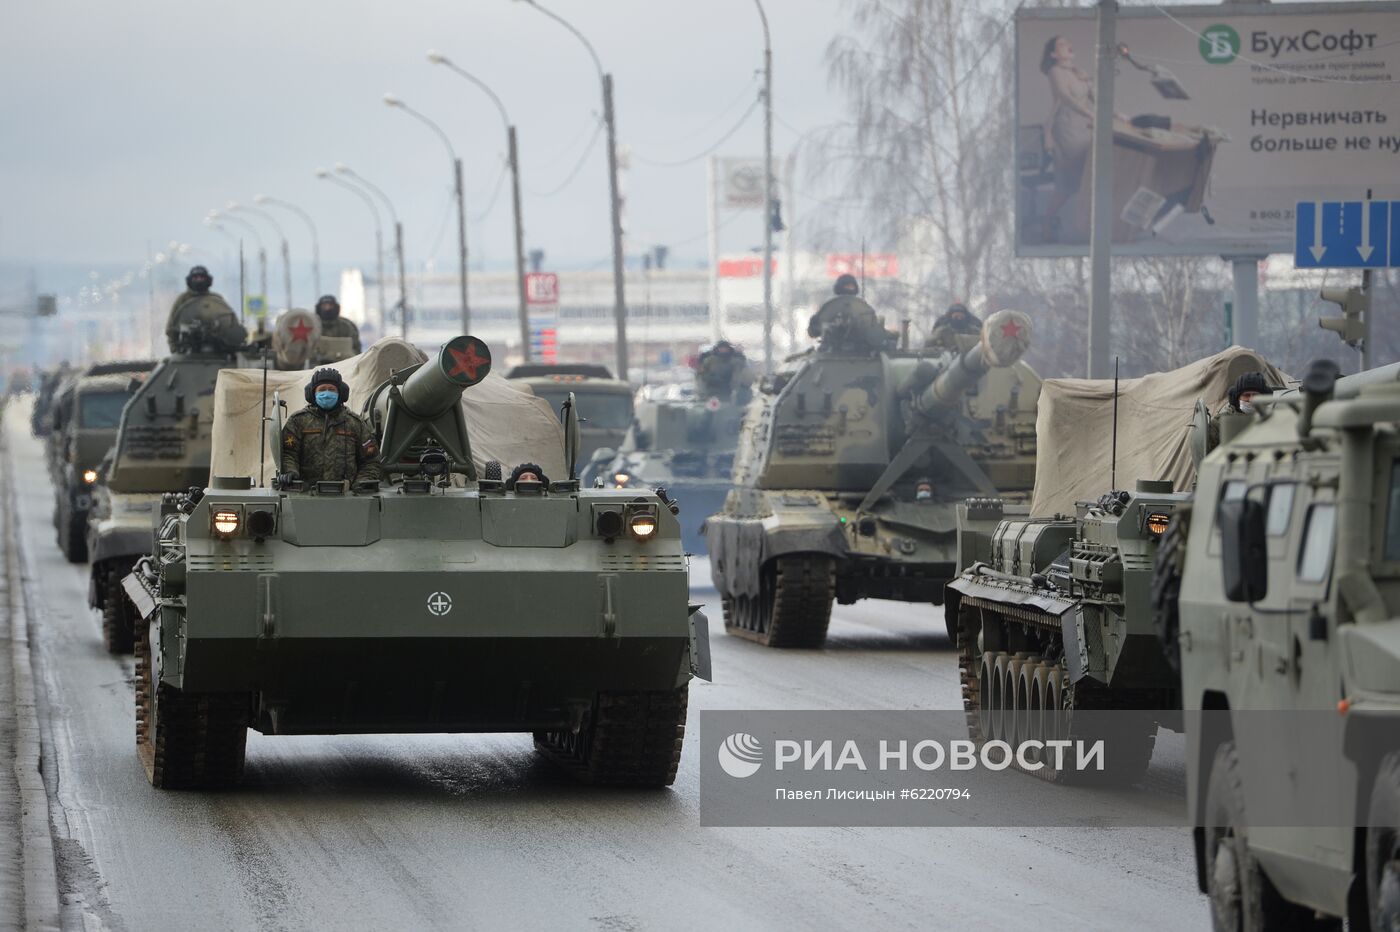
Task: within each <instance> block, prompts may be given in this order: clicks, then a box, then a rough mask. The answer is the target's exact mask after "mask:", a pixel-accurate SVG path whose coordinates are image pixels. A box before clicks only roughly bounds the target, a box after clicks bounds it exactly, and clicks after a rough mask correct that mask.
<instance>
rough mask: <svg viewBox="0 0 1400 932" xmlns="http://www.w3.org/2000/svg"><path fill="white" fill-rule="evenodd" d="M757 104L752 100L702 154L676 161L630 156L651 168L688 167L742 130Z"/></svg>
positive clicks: (756, 101) (755, 100) (756, 99)
mask: <svg viewBox="0 0 1400 932" xmlns="http://www.w3.org/2000/svg"><path fill="white" fill-rule="evenodd" d="M759 103H760V101H759V99H758V98H754V101H753V103H751V104H749V107H748V109H747V110H745V111H744V112H743V114H742V115H741V116H740V117H739V119H738V121H737V122H736V123H735V124H734V125H733V126H731V127H730V128H729V130H728V131H727V132H726V133H725V134H724V135H723V136H721V137H719V139H717V140H716V141H715V142H714V143H713V144H712V145H710V146H709V147H708V148H706V149H705V150H704V151H702V152H697V153H696V154H694V155H692V156H688V157H687V158H683V159H676V160H674V161H669V160H659V159H649V158H646V157H645V156H641V155H637V154H636V153H635V152H634V153H633V154H632V157H633V158H634V159H636V160H637V161H638V162H641V163H642V164H643V165H650V166H652V167H653V168H679V167H681V166H683V165H690V164H692V163H694V162H698V161H700V160H701V159H703V158H705V157H706V156H708V155H711V154H713V153H714V151H715V150H716V149H718V148H719V147H720V146H722V145H724V144H725V143H726V142H728V141H729V140H730V138H731V137H733V135H734V134H735V133H737V132H739V130H741V129H743V127H744V124H745V123H747V122H748V119H749V117H751V116H752V115H753V112H754V111H755V110H757V109H758V105H759Z"/></svg>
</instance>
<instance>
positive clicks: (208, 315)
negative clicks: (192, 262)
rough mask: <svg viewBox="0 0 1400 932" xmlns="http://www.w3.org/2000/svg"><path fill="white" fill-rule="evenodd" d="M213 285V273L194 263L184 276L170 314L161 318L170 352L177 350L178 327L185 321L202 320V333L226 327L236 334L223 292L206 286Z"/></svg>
mask: <svg viewBox="0 0 1400 932" xmlns="http://www.w3.org/2000/svg"><path fill="white" fill-rule="evenodd" d="M213 286H214V276H212V275H210V274H209V270H208V269H206V268H205V267H204V266H202V265H196V266H195V267H194V268H192V269H190V272H189V274H188V275H186V276H185V290H184V291H183V292H181V294H180V296H179V297H178V298H176V299H175V303H174V304H172V305H171V306H170V317H169V318H168V319H167V320H166V322H165V338H166V340H168V341H169V342H170V351H171V352H172V353H176V352H179V351H180V344H181V339H180V328H181V327H184V326H187V325H189V324H193V323H202V324H203V325H204V331H205V333H206V334H214V333H223V332H225V331H228V332H230V333H235V335H236V332H235V331H234V328H239V329H241V328H242V325H241V324H239V322H238V315H237V314H235V313H234V312H233V308H231V307H229V306H228V302H227V301H225V300H224V298H223V295H220V294H216V293H214V292H212V291H210V290H209V289H210V288H212V287H213Z"/></svg>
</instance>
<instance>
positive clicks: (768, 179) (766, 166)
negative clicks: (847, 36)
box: [753, 0, 865, 372]
mask: <svg viewBox="0 0 1400 932" xmlns="http://www.w3.org/2000/svg"><path fill="white" fill-rule="evenodd" d="M753 2H754V6H756V7H758V17H759V19H760V20H762V22H763V371H764V372H772V371H773V42H772V39H771V37H770V36H769V34H768V14H767V13H765V12H764V10H763V3H762V0H753ZM861 274H862V275H864V274H865V273H864V271H862V272H861Z"/></svg>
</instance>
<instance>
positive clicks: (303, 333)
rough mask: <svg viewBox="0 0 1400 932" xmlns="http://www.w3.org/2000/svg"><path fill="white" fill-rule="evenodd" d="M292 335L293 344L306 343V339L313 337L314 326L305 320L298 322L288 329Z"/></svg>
mask: <svg viewBox="0 0 1400 932" xmlns="http://www.w3.org/2000/svg"><path fill="white" fill-rule="evenodd" d="M287 329H288V330H290V331H291V333H292V342H293V343H305V342H306V338H307V337H309V336H311V331H312V329H313V328H312V326H311V325H310V324H308V323H307V322H306V321H304V320H298V321H296V322H295V323H293V324H292V325H291V326H290V327H288V328H287Z"/></svg>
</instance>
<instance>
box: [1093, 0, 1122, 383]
mask: <svg viewBox="0 0 1400 932" xmlns="http://www.w3.org/2000/svg"><path fill="white" fill-rule="evenodd" d="M1117 13H1118V3H1117V0H1099V13H1098V27H1099V28H1098V72H1097V77H1096V80H1095V84H1094V150H1093V152H1094V154H1093V161H1092V162H1091V163H1090V171H1091V176H1090V177H1091V183H1092V200H1091V201H1090V208H1091V218H1092V219H1091V220H1090V226H1089V266H1090V278H1089V358H1088V370H1089V378H1091V379H1106V378H1108V376H1109V358H1110V353H1109V344H1110V339H1111V328H1112V316H1111V313H1110V311H1111V303H1112V300H1113V295H1112V288H1113V276H1112V273H1113V265H1112V262H1113V67H1114V65H1115V64H1116V62H1117V60H1118V44H1117V40H1116V30H1115V23H1114V18H1115V16H1116V15H1117Z"/></svg>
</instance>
